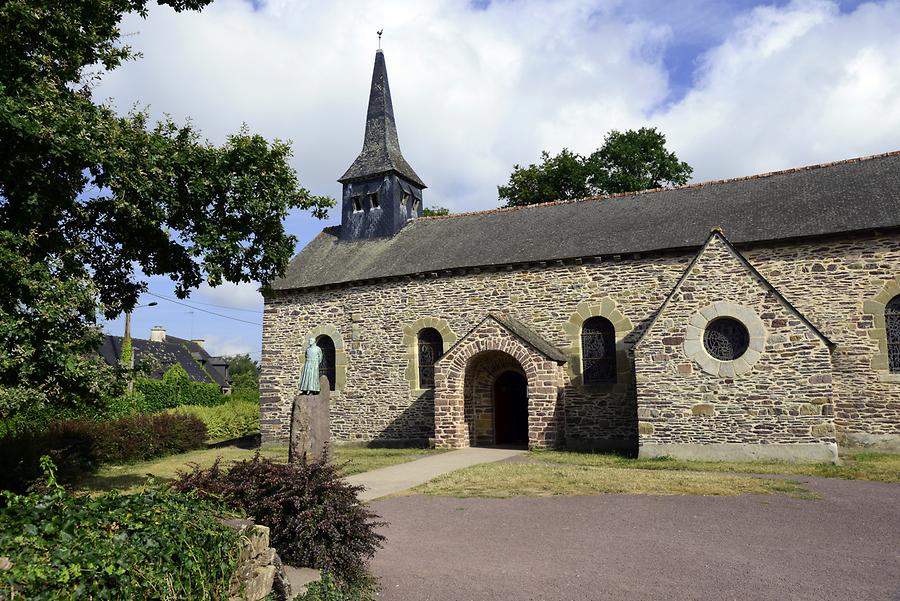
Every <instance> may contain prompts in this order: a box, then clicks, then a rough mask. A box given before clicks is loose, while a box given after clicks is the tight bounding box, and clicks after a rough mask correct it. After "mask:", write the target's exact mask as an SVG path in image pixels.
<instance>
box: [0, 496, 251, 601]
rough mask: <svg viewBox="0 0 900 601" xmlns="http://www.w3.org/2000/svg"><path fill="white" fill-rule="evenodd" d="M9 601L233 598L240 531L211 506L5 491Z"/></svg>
mask: <svg viewBox="0 0 900 601" xmlns="http://www.w3.org/2000/svg"><path fill="white" fill-rule="evenodd" d="M4 496H5V498H6V507H5V508H3V509H0V556H4V557H7V558H9V560H10V562H11V566H10V567H9V569H6V570H0V599H15V598H21V599H74V598H79V599H81V598H83V599H225V598H227V597H228V585H229V580H230V578H231V575H232V574H233V573H234V571H235V569H236V565H237V548H238V538H239V537H238V533H237V532H236V531H235V530H233V529H232V528H229V527H227V526H225V525H223V524H222V523H221V522H220V521H219V520H218V519H217V515H218V514H219V513H220V512H221V508H219V507H216V506H214V505H211V504H210V503H209V502H206V501H202V500H199V499H196V498H192V497H190V496H187V495H181V494H177V493H174V492H172V491H170V490H167V489H163V488H153V487H151V488H149V489H148V490H145V491H144V492H141V493H137V494H132V495H120V494H118V493H117V492H110V493H106V494H102V495H99V496H96V497H89V496H73V495H70V494H67V493H66V492H65V491H63V490H62V489H59V488H56V487H53V486H52V482H51V490H50V492H48V493H46V494H38V493H32V494H30V495H28V496H18V495H15V494H12V493H4Z"/></svg>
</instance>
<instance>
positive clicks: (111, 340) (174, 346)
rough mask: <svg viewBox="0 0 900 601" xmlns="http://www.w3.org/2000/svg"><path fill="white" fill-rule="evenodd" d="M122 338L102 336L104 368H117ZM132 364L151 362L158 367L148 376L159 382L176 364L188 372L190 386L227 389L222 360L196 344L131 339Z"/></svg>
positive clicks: (168, 339) (174, 339) (171, 339)
mask: <svg viewBox="0 0 900 601" xmlns="http://www.w3.org/2000/svg"><path fill="white" fill-rule="evenodd" d="M122 340H123V338H122V336H111V335H109V334H107V335H104V336H103V342H102V343H101V345H100V350H99V352H100V356H101V357H102V358H103V360H104V361H105V362H106V364H107V365H116V364H117V363H118V362H119V358H120V357H121V356H122ZM131 347H132V348H133V349H134V360H135V364H137V363H139V362H140V361H141V360H142V359H151V361H152V362H153V363H155V364H157V365H159V367H158V368H157V369H155V370H153V371H152V372H151V373H150V374H149V376H150V378H152V379H157V380H158V379H162V377H163V374H165V373H166V371H168V370H169V368H170V367H172V366H173V365H175V364H176V363H178V364H179V365H181V367H183V368H184V370H185V371H186V372H187V374H188V376H189V377H190V379H191V381H193V382H207V383H212V384H217V385H218V386H220V387H221V386H228V385H229V382H228V375H227V367H228V364H227V362H226V361H225V359H223V358H222V357H213V356H212V355H210V354H209V353H208V352H206V350H204V349H203V347H202V346H200V345H199V344H197V343H196V342H192V341H190V340H185V339H184V338H177V337H175V336H166V340H165V342H153V341H151V340H144V339H141V338H132V339H131Z"/></svg>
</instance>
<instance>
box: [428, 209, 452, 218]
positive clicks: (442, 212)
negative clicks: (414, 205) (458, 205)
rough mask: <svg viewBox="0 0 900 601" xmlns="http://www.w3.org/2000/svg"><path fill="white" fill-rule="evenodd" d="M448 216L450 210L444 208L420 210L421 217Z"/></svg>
mask: <svg viewBox="0 0 900 601" xmlns="http://www.w3.org/2000/svg"><path fill="white" fill-rule="evenodd" d="M449 214H450V209H448V208H446V207H434V208H431V207H425V208H424V209H422V217H444V216H446V215H449Z"/></svg>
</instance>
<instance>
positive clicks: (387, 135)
mask: <svg viewBox="0 0 900 601" xmlns="http://www.w3.org/2000/svg"><path fill="white" fill-rule="evenodd" d="M390 172H396V173H398V174H400V175H401V176H403V177H405V178H406V179H408V180H409V181H410V182H412V183H414V184H415V185H416V186H418V187H419V188H425V187H426V186H425V184H424V183H422V180H421V179H420V178H419V176H418V175H417V174H416V172H415V171H414V170H413V168H412V167H410V166H409V163H407V162H406V159H404V158H403V153H402V152H400V140H399V138H398V137H397V123H396V121H395V120H394V105H393V103H392V102H391V87H390V85H388V76H387V66H386V65H385V62H384V53H383V52H382V51H381V49H379V50H378V51H377V52H376V53H375V67H374V68H373V70H372V87H371V89H370V90H369V108H368V111H367V113H366V135H365V138H364V139H363V148H362V151H361V152H360V153H359V156H358V157H356V160H355V161H353V164H352V165H350V168H349V169H347V172H346V173H344V175H342V176H341V178H340V179H339V180H338V181H339V182H341V183H348V182H352V181H357V180H362V179H367V178H370V177H373V176H377V175H383V174H385V173H390Z"/></svg>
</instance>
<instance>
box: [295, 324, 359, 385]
mask: <svg viewBox="0 0 900 601" xmlns="http://www.w3.org/2000/svg"><path fill="white" fill-rule="evenodd" d="M319 336H328V337H329V338H331V341H332V342H334V391H335V392H341V391H342V390H344V386H346V384H347V364H348V361H347V351H346V350H344V337H343V336H341V333H340V331H339V330H338V329H337V327H335V326H334V325H332V324H325V325H321V326H318V327H316V328H313V329H312V330H310V331H309V333H308V334H307V335H306V337H305V338H304V339H303V340H304V342H305V341H306V340H307V339H309V338H315V339H316V340H318V339H319ZM305 348H306V346H305V344H304V349H305ZM301 353H302V351H301ZM305 362H306V361H305V360H303V361H301V362H300V372H301V373H303V365H304V363H305Z"/></svg>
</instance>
